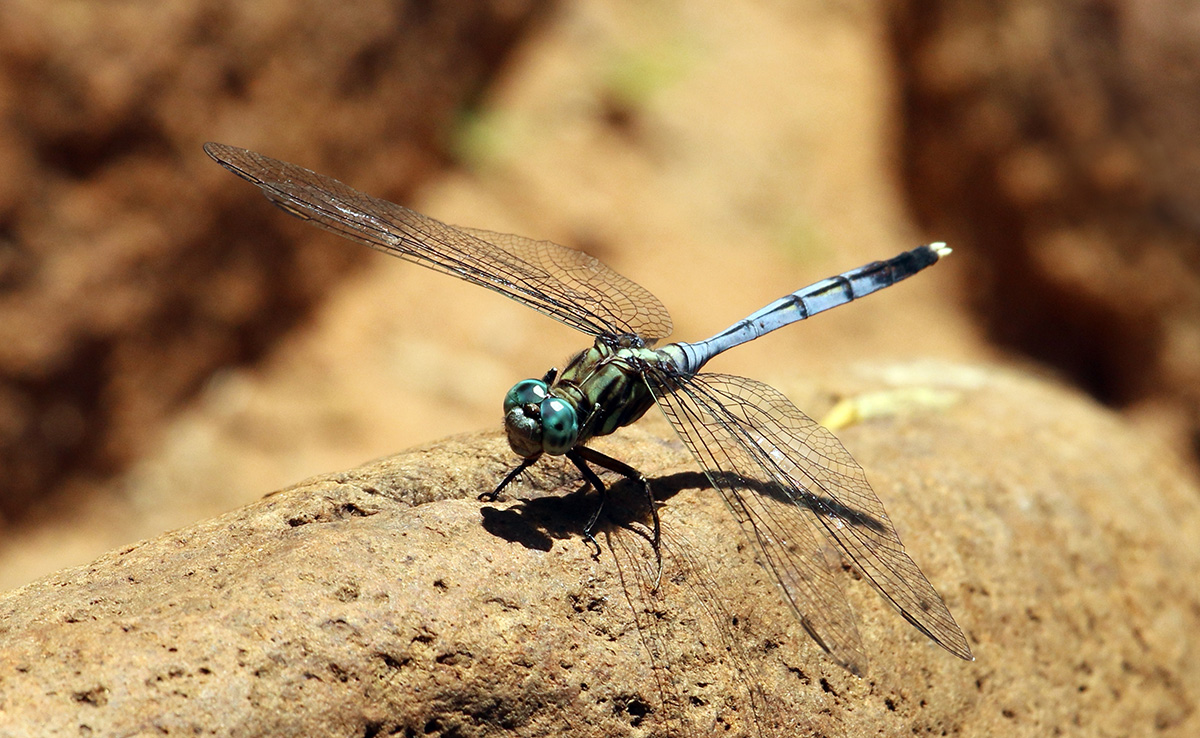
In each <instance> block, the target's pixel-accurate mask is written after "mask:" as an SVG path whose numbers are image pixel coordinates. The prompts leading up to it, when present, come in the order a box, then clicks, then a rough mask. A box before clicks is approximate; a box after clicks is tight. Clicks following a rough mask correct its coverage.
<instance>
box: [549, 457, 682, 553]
mask: <svg viewBox="0 0 1200 738" xmlns="http://www.w3.org/2000/svg"><path fill="white" fill-rule="evenodd" d="M567 456H568V457H571V456H578V457H579V458H578V459H575V458H572V459H571V461H573V462H575V466H577V467H579V469H580V471H582V472H583V477H584V479H587V481H588V482H591V484H592V486H594V487H596V489H598V490H600V505H601V507H603V505H604V487H603V486H602V485H600V480H599V478H598V477H597V478H596V481H594V482H593V481H592V480H591V479H588V474H591V475H592V476H593V477H595V476H596V475H595V473H594V472H592V470H591V469H590V468H587V465H586V464H584V463H583V462H586V461H590V462H592V463H593V464H595V465H596V466H600V467H603V468H605V469H608V470H609V471H613V472H616V473H617V474H620V475H621V476H623V477H625V478H626V479H629V480H630V481H632V482H634V483H636V484H640V485H641V486H642V490H643V491H644V492H645V493H646V502H647V503H649V505H650V518H651V519H652V520H653V521H654V540H653V542H652V545H653V547H654V557H655V559H656V560H657V562H658V573H659V576H661V575H662V547H661V546H660V545H659V544H660V543H661V540H662V539H661V532H662V526H661V525H660V524H659V521H658V505H657V504H655V502H654V494H653V493H652V492H651V491H650V483H649V482H647V481H646V477H644V476H642V473H641V472H640V471H638V470H637V469H634V468H633V467H632V466H630V465H629V464H626V463H625V462H623V461H618V460H617V459H614V458H613V457H611V456H609V455H607V454H602V453H600V452H599V451H597V450H595V449H592V448H588V447H586V446H576V447H575V448H573V449H571V453H569V454H567ZM599 517H600V510H599V509H597V510H596V514H595V515H593V516H592V520H591V522H590V523H588V528H587V530H589V531H590V530H591V527H592V526H593V525H595V524H596V520H597V519H599Z"/></svg>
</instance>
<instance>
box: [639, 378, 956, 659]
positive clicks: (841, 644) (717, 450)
mask: <svg viewBox="0 0 1200 738" xmlns="http://www.w3.org/2000/svg"><path fill="white" fill-rule="evenodd" d="M648 381H650V383H651V386H652V388H653V389H654V393H655V397H656V398H657V399H658V401H659V406H660V407H662V409H663V411H664V412H665V413H666V415H667V417H668V419H670V420H671V423H672V424H673V425H674V426H675V428H676V430H677V431H678V432H679V434H680V436H682V437H683V439H684V441H685V442H686V443H687V445H688V446H689V447H690V448H691V449H692V451H693V453H695V454H696V456H697V458H699V459H700V461H701V463H702V465H703V466H704V467H705V470H706V472H707V473H708V474H709V476H710V478H712V479H713V482H714V484H716V485H717V486H718V488H720V489H721V490H722V491H723V493H724V494H725V499H726V502H728V503H729V505H730V507H731V508H732V509H733V510H734V514H735V515H737V516H738V519H739V521H740V522H742V527H743V529H747V527H748V524H752V526H751V527H753V528H754V530H752V531H748V534H749V535H750V537H751V540H753V541H755V543H756V544H757V545H758V547H759V549H760V551H762V552H763V555H764V557H765V558H766V559H767V561H768V562H769V566H770V567H771V569H772V571H773V573H775V575H776V576H777V577H778V578H779V581H780V584H782V585H783V588H784V590H785V592H786V593H787V596H788V599H789V601H790V602H791V604H792V605H793V607H795V608H796V610H797V612H798V614H799V615H800V617H801V621H802V622H805V623H806V626H811V627H809V630H810V632H812V631H816V632H815V636H816V637H817V639H818V641H819V642H821V643H822V645H823V646H825V648H826V649H827V650H829V651H830V653H831V654H832V655H833V656H834V657H835V658H837V659H838V660H839V661H843V663H845V664H846V666H847V668H849V669H850V670H851V671H855V670H856V669H855V666H856V665H857V666H858V668H859V669H860V670H861V668H862V665H864V664H865V661H864V660H863V659H862V653H861V647H860V646H859V638H858V633H857V630H856V628H855V627H854V620H853V616H852V615H851V614H850V611H849V607H848V605H847V604H846V602H845V599H844V597H843V595H842V593H841V591H840V590H839V589H838V586H837V583H836V582H837V581H838V580H837V579H836V578H834V577H832V576H830V573H831V569H830V567H829V565H828V563H829V562H827V561H825V560H823V559H822V558H821V557H820V556H817V555H815V554H814V553H812V552H814V551H816V552H821V553H822V554H823V553H824V549H823V548H822V547H821V546H819V545H817V543H816V541H815V540H814V539H815V538H825V539H826V540H828V541H831V542H833V543H834V544H836V546H837V548H838V549H839V550H840V551H841V552H842V553H843V554H844V555H845V556H846V557H847V558H848V559H849V560H850V561H851V562H853V563H854V565H855V566H856V567H858V569H859V570H860V571H862V573H863V575H864V576H865V577H866V578H867V580H868V581H870V582H871V583H872V584H873V585H874V586H875V587H876V589H878V590H879V592H880V593H881V594H882V595H883V596H884V597H885V598H886V599H887V600H889V601H890V602H891V603H892V604H893V605H895V606H896V608H897V609H898V610H899V611H900V613H901V614H902V615H903V616H904V618H905V619H907V620H908V621H909V622H910V623H912V624H913V625H914V626H915V627H916V628H917V629H918V630H920V631H921V632H922V633H925V634H926V635H927V636H929V637H930V638H931V639H933V640H934V641H935V642H936V643H938V644H939V645H941V646H942V647H944V648H945V649H946V650H948V651H950V652H951V653H953V654H955V655H956V656H959V657H961V658H964V659H971V658H972V656H971V650H970V647H969V646H968V645H967V640H966V637H965V636H964V635H963V633H962V630H961V629H960V628H959V627H958V624H957V623H956V622H955V621H954V618H953V616H951V614H950V611H949V610H948V609H947V608H946V605H945V603H944V602H943V601H942V598H941V596H940V595H938V593H937V591H936V590H935V589H934V588H933V585H931V584H930V583H929V580H928V579H926V578H925V575H924V574H922V573H921V570H920V568H918V567H917V565H916V562H914V561H913V560H912V559H911V558H910V557H909V556H908V554H907V553H905V551H904V545H903V544H902V543H901V542H900V537H899V536H898V535H897V534H896V530H895V528H894V527H893V525H892V523H891V520H889V519H888V516H887V513H886V512H885V511H884V508H883V503H881V502H880V501H879V498H878V497H876V495H875V493H874V491H872V489H871V486H870V484H869V483H868V482H867V477H866V474H865V473H864V472H863V470H862V467H860V466H859V465H858V463H857V462H855V461H854V459H853V458H852V457H851V456H850V454H849V452H847V451H846V449H845V447H843V446H842V444H841V442H840V441H838V439H837V438H836V437H834V435H833V434H832V433H830V432H829V431H828V430H826V429H825V428H823V427H822V426H821V425H819V424H818V423H816V422H815V421H813V420H812V419H811V418H809V417H808V416H806V415H805V414H804V413H802V412H800V410H799V409H798V408H797V407H796V406H795V405H793V404H792V403H791V402H790V401H789V400H788V399H787V398H786V397H784V396H783V394H782V393H780V392H779V391H777V390H775V389H773V388H771V387H769V386H767V385H765V384H763V383H762V382H756V381H754V380H751V379H745V378H743V377H735V376H729V375H723V374H698V375H696V376H694V377H692V378H690V379H685V378H679V377H675V376H671V375H669V374H668V373H667V372H666V371H658V370H655V371H651V372H648ZM731 447H732V448H731ZM714 472H715V473H714ZM730 477H733V480H732V481H731V480H730V479H729V478H730ZM815 530H820V531H822V532H823V533H824V534H825V535H824V536H815V535H814V531H815ZM797 542H799V545H797ZM831 581H832V582H833V584H830V582H831ZM825 608H830V609H829V611H828V614H825V615H822V614H821V611H822V610H823V609H825Z"/></svg>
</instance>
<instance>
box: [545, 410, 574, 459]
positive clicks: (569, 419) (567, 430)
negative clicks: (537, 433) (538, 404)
mask: <svg viewBox="0 0 1200 738" xmlns="http://www.w3.org/2000/svg"><path fill="white" fill-rule="evenodd" d="M577 438H579V420H578V418H576V416H575V408H573V407H571V406H570V405H568V404H567V403H565V402H563V401H562V400H560V399H558V398H557V397H550V398H548V399H546V400H543V401H542V448H544V449H545V450H546V453H548V454H554V455H559V454H565V453H566V452H568V451H570V450H571V449H572V448H574V447H575V439H577Z"/></svg>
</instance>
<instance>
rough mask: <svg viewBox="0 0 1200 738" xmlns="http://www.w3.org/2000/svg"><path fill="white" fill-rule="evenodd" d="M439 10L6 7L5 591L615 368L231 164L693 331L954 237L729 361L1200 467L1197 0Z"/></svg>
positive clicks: (463, 427)
mask: <svg viewBox="0 0 1200 738" xmlns="http://www.w3.org/2000/svg"><path fill="white" fill-rule="evenodd" d="M435 7H436V10H435V9H429V8H427V7H426V6H425V4H421V3H395V2H393V3H387V2H373V1H367V2H361V3H357V4H354V5H353V6H347V7H346V8H339V9H337V10H332V11H331V10H329V9H328V8H327V7H326V6H323V5H319V4H317V3H315V2H288V3H274V2H263V3H256V4H254V5H253V6H252V7H242V6H240V5H238V4H233V3H224V2H217V1H215V0H210V1H207V2H206V1H204V0H190V1H189V0H177V1H173V2H164V3H156V4H146V5H143V4H137V3H134V4H124V5H121V6H117V7H111V6H108V5H105V6H104V7H103V9H102V8H101V7H100V6H96V7H93V6H90V5H87V4H79V3H59V2H48V3H47V2H32V1H29V2H22V1H15V2H7V3H5V4H3V6H0V339H2V340H0V468H2V478H0V514H2V516H3V517H2V520H0V526H3V527H2V529H0V530H2V531H3V535H2V537H0V587H4V588H10V587H15V586H18V585H20V584H23V583H25V582H28V581H31V580H33V579H35V578H37V577H39V576H42V575H43V574H45V573H48V572H50V571H53V570H56V569H59V568H61V567H63V566H67V565H70V564H77V563H82V562H85V561H88V560H91V559H92V558H94V557H95V556H97V555H99V554H100V553H101V552H103V551H105V550H108V549H111V548H114V547H116V546H119V545H122V544H125V543H128V542H130V541H133V540H137V539H141V538H145V537H149V536H152V535H154V534H156V533H158V532H161V531H163V530H168V529H171V528H175V527H179V526H182V525H185V524H187V523H190V522H192V521H196V520H199V519H202V518H206V517H209V516H212V515H214V514H216V513H218V512H221V511H225V510H229V509H232V508H235V507H237V506H239V505H242V504H245V503H247V502H249V501H252V500H255V499H258V498H260V497H261V496H262V495H263V494H264V493H266V492H269V491H271V490H274V489H277V488H281V487H284V486H287V485H289V484H291V483H294V482H296V481H297V480H300V479H302V478H305V477H308V476H311V475H314V474H318V473H322V472H328V471H332V470H337V469H342V468H347V467H350V466H353V465H355V464H358V463H360V462H362V461H364V460H366V459H369V458H373V457H378V456H382V455H384V454H387V453H391V452H395V451H397V450H400V449H403V448H407V447H410V446H414V445H417V444H422V443H426V442H429V441H431V440H434V439H438V438H441V437H443V436H445V435H448V434H451V433H456V432H462V431H471V430H478V429H482V428H490V427H497V426H498V423H499V415H500V412H499V405H500V398H501V397H502V396H503V393H504V392H505V391H506V390H507V388H508V387H509V386H511V384H512V383H513V382H514V381H515V380H516V379H518V378H521V377H526V376H540V375H541V374H542V373H543V372H544V371H545V370H546V368H547V367H548V366H551V365H556V364H559V363H561V361H562V359H563V357H565V356H567V355H568V354H570V353H571V352H572V351H575V350H577V349H579V348H581V347H582V346H583V345H584V343H586V341H583V340H581V337H580V336H579V335H578V334H575V333H573V332H572V331H570V330H569V329H567V328H564V327H562V326H558V325H556V324H554V323H553V322H552V321H550V320H548V319H546V318H544V317H542V316H540V315H538V314H536V313H533V312H532V311H529V310H528V309H526V308H523V307H521V306H518V305H516V304H509V303H508V302H507V301H505V300H503V299H502V298H499V297H497V296H494V295H491V294H488V293H487V292H485V291H482V290H479V289H477V288H473V287H470V286H467V285H463V284H458V283H456V282H455V281H454V280H451V279H448V278H445V277H440V276H437V275H434V274H432V273H429V272H426V271H424V270H421V269H419V268H416V267H414V266H412V265H409V264H405V263H402V262H399V261H398V260H392V259H387V258H384V257H382V256H379V255H377V254H374V253H372V252H370V251H368V250H366V249H362V248H360V247H357V246H355V245H353V244H349V243H346V242H341V241H339V240H337V239H336V238H334V237H332V236H329V235H326V234H323V233H321V232H318V231H316V230H314V229H310V228H306V227H305V226H303V225H302V224H299V223H295V222H293V221H292V220H291V219H289V218H287V217H286V216H284V215H283V214H281V213H279V212H278V211H276V210H274V209H273V208H271V207H270V206H269V205H267V204H266V203H265V202H264V201H263V200H262V199H261V198H260V197H259V196H258V194H257V192H256V191H255V190H253V189H252V188H250V187H249V186H247V185H245V184H244V183H242V182H240V181H238V180H236V179H235V178H234V177H232V176H231V175H229V174H228V173H227V172H225V171H224V170H223V169H221V168H220V167H218V166H217V165H216V164H215V163H213V162H211V161H210V160H209V159H208V158H207V157H206V156H205V155H204V154H203V152H202V151H201V148H200V147H201V145H202V144H203V142H204V141H206V140H217V141H221V142H225V143H230V144H235V145H240V146H245V147H248V148H252V149H256V150H260V151H263V152H264V153H267V154H269V155H272V156H276V157H279V158H284V159H288V160H291V161H295V162H297V163H300V164H302V165H304V166H308V167H310V168H313V169H317V170H319V171H322V172H324V173H327V174H330V175H332V176H335V177H338V178H339V179H342V180H344V181H346V182H348V183H351V184H353V185H354V186H356V187H359V188H360V189H364V190H366V191H369V192H371V193H373V194H376V195H379V196H382V197H386V198H389V199H393V200H396V201H400V202H404V203H405V204H408V205H410V206H412V207H414V208H416V209H418V210H420V211H423V212H426V213H429V214H431V215H433V216H435V217H438V218H440V219H442V220H446V221H448V222H451V223H460V224H464V225H471V226H478V227H484V228H489V229H493V230H499V231H510V232H517V233H521V234H524V235H529V236H535V237H541V238H550V239H553V240H556V241H558V242H560V243H566V244H569V245H572V246H576V247H579V248H582V249H584V250H586V251H588V252H589V253H591V254H593V255H595V256H597V257H599V258H600V259H601V260H603V261H604V262H606V263H607V264H609V265H610V266H612V267H614V268H615V269H617V270H618V271H620V272H621V273H623V274H625V275H626V276H628V277H630V278H631V279H633V280H635V281H637V282H638V283H640V284H642V285H644V286H646V287H647V288H648V289H650V290H652V291H653V292H654V293H655V294H657V295H658V296H659V297H660V298H661V299H662V300H663V302H664V303H665V304H666V305H667V306H668V307H669V308H670V309H671V310H672V313H673V317H674V319H675V326H676V332H675V336H676V337H677V338H679V339H683V340H688V339H697V338H702V337H704V336H707V335H709V334H711V333H713V332H715V331H716V330H719V329H721V328H724V327H725V326H726V325H727V324H729V323H730V322H732V321H733V320H735V319H737V318H740V317H742V316H743V315H745V314H746V313H748V312H749V311H751V310H754V309H757V308H758V307H760V306H761V305H763V304H765V303H766V302H767V301H769V300H771V299H774V298H775V297H777V296H779V295H780V294H783V293H786V292H789V291H791V290H794V289H796V288H797V287H799V286H802V285H804V284H807V283H809V282H812V281H815V280H817V279H819V278H822V277H825V276H828V275H829V274H832V273H835V272H839V271H842V270H844V269H848V268H850V267H853V266H857V265H859V264H861V263H864V262H866V261H870V260H872V259H876V258H884V257H887V256H891V255H893V254H894V253H896V252H898V251H900V250H903V249H906V248H910V247H911V246H913V245H915V244H917V243H920V242H925V241H929V240H936V239H942V240H947V241H950V242H951V243H952V245H953V246H954V248H955V253H954V256H953V257H952V258H951V259H949V260H948V261H947V263H946V264H944V265H942V264H939V265H938V266H937V267H936V269H934V270H931V271H930V272H928V273H926V274H923V275H921V276H920V277H919V278H917V279H914V280H912V281H911V282H907V283H905V284H904V285H903V286H900V287H897V288H894V289H891V290H888V291H887V292H886V293H884V294H881V295H879V296H875V297H872V298H870V300H869V301H866V302H864V303H861V304H857V305H855V306H851V307H847V308H843V309H841V310H838V311H835V312H834V313H831V314H828V315H823V316H821V317H820V319H819V320H814V321H813V322H812V323H811V324H807V325H803V326H797V327H795V328H792V329H789V330H787V331H783V332H782V333H780V334H776V335H773V336H771V337H770V338H769V339H765V340H763V341H759V342H757V344H755V345H752V346H747V347H744V348H742V349H739V351H737V352H735V353H734V354H733V355H730V356H728V357H722V359H721V360H720V363H719V366H716V367H715V368H718V369H720V370H722V371H731V372H735V373H741V374H746V375H749V376H753V377H756V378H760V379H763V380H765V381H767V382H769V383H772V384H775V385H777V386H780V387H782V388H784V389H786V388H787V386H788V383H789V381H792V380H790V379H789V378H794V377H797V376H804V375H806V374H808V373H816V372H820V373H826V374H828V373H836V372H837V371H839V368H840V367H846V366H849V365H851V364H853V363H854V362H856V361H859V360H863V359H866V358H869V359H870V360H872V361H887V360H892V359H899V360H903V359H910V358H918V357H935V358H939V359H949V360H958V361H979V362H983V361H997V360H999V361H1006V362H1014V363H1018V364H1022V365H1025V366H1027V367H1029V368H1031V369H1032V370H1033V371H1038V372H1047V373H1056V374H1058V375H1060V376H1062V377H1064V378H1065V379H1067V380H1068V381H1072V382H1075V383H1077V384H1078V385H1079V386H1080V387H1082V388H1083V389H1085V390H1087V391H1088V392H1090V393H1092V394H1093V395H1094V396H1095V397H1097V398H1098V399H1100V400H1101V401H1103V402H1105V403H1109V404H1111V405H1113V406H1115V407H1117V408H1120V409H1122V410H1123V411H1125V412H1126V413H1127V414H1128V417H1129V418H1130V419H1131V420H1133V421H1134V422H1136V423H1137V424H1138V425H1139V427H1140V428H1141V429H1143V431H1144V432H1145V433H1148V434H1153V435H1156V436H1159V437H1160V438H1162V439H1163V440H1164V441H1165V443H1166V444H1167V445H1168V446H1171V447H1173V448H1174V449H1175V450H1176V451H1177V452H1178V453H1179V454H1181V455H1183V456H1185V457H1190V456H1191V455H1192V454H1193V453H1194V447H1195V438H1196V427H1197V425H1198V422H1197V418H1198V417H1200V412H1197V409H1196V408H1197V406H1198V404H1200V399H1198V398H1200V389H1197V388H1198V387H1200V382H1198V381H1197V371H1198V370H1200V369H1198V368H1200V330H1198V329H1197V324H1198V323H1200V299H1198V296H1200V287H1198V286H1197V282H1196V268H1195V266H1196V256H1197V252H1196V230H1197V228H1198V227H1200V219H1198V218H1197V212H1198V210H1197V198H1198V197H1200V186H1198V185H1200V183H1198V181H1197V174H1198V172H1200V168H1198V167H1197V164H1198V161H1197V158H1198V157H1197V142H1196V140H1195V137H1194V133H1193V132H1194V131H1195V130H1196V127H1195V122H1196V119H1197V111H1198V106H1197V104H1196V103H1197V100H1196V98H1197V94H1200V93H1198V91H1200V85H1196V84H1195V79H1194V77H1195V75H1196V74H1197V72H1196V70H1197V69H1200V66H1197V65H1196V64H1194V63H1193V62H1194V61H1195V57H1196V56H1197V53H1198V49H1200V24H1198V23H1197V21H1198V20H1200V17H1197V15H1196V11H1194V10H1191V11H1185V9H1184V4H1183V3H1181V2H1175V3H1172V2H1170V1H1168V0H1164V1H1163V2H1157V3H1138V4H1135V3H1120V2H1107V3H1099V2H1060V3H1046V2H1017V3H1005V4H997V5H996V6H994V7H988V8H975V9H974V10H972V11H970V12H967V11H966V10H963V9H958V10H953V9H951V6H950V5H948V4H936V3H929V4H925V3H921V4H918V3H912V4H907V3H893V4H886V5H885V4H880V5H875V4H861V3H854V2H761V3H747V4H742V5H739V6H738V8H737V11H736V13H731V12H730V8H729V6H728V5H727V4H725V3H716V2H654V3H637V2H599V1H597V0H584V1H581V2H563V3H548V2H535V1H533V0H529V1H527V2H521V1H520V0H509V1H508V2H503V1H500V0H497V1H495V2H476V3H438V4H436V5H435ZM809 409H810V410H812V411H814V413H815V414H819V412H820V411H822V410H823V409H827V408H809Z"/></svg>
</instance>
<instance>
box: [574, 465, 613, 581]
mask: <svg viewBox="0 0 1200 738" xmlns="http://www.w3.org/2000/svg"><path fill="white" fill-rule="evenodd" d="M578 450H579V449H578V448H575V449H571V450H570V451H568V452H567V458H568V459H570V460H571V463H572V464H574V465H575V468H577V469H579V473H580V474H582V475H583V478H584V481H586V482H587V483H588V484H590V485H592V489H594V490H596V492H597V493H598V494H599V495H600V504H599V505H597V506H596V512H594V513H592V517H591V519H590V520H588V522H587V525H585V526H583V540H585V541H587V542H588V543H589V544H591V545H592V547H593V548H594V549H595V550H594V551H593V552H592V558H595V559H598V558H600V544H599V543H597V542H596V537H595V536H593V535H592V531H593V530H595V529H596V521H598V520H599V519H600V511H601V510H603V509H604V498H605V497H606V496H607V494H608V490H607V489H606V488H605V486H604V482H602V481H600V477H599V476H597V475H596V472H594V471H592V468H591V467H590V466H588V465H587V462H586V461H584V460H583V458H582V457H581V456H580V455H579V454H578V453H576V452H577V451H578Z"/></svg>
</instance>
